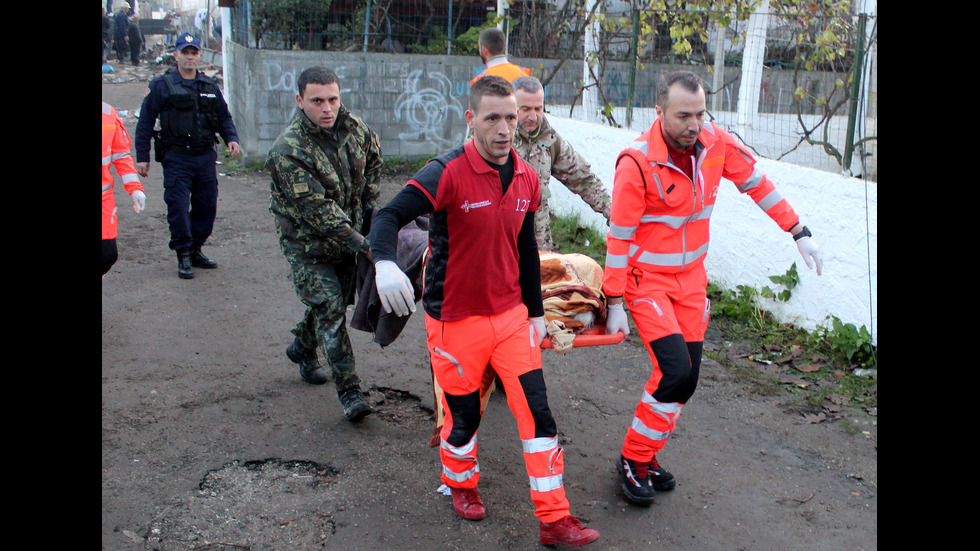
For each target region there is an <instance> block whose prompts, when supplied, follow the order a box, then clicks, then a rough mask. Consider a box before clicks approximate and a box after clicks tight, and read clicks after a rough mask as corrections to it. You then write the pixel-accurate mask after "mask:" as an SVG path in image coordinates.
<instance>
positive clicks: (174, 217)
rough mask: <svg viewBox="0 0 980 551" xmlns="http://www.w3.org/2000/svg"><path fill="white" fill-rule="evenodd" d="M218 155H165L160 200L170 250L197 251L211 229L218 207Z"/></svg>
mask: <svg viewBox="0 0 980 551" xmlns="http://www.w3.org/2000/svg"><path fill="white" fill-rule="evenodd" d="M217 158H218V154H217V153H216V152H215V151H214V150H213V149H212V150H211V151H209V152H207V153H204V154H202V155H187V154H185V153H174V152H169V151H168V152H167V153H166V155H165V156H164V158H163V200H164V202H165V203H167V222H168V223H169V224H170V248H171V249H173V250H175V251H179V250H181V249H187V248H200V246H201V245H203V244H204V242H205V241H207V240H208V237H210V236H211V231H212V230H213V229H214V217H215V214H216V213H217V207H218V170H217V167H216V166H215V161H216V160H217Z"/></svg>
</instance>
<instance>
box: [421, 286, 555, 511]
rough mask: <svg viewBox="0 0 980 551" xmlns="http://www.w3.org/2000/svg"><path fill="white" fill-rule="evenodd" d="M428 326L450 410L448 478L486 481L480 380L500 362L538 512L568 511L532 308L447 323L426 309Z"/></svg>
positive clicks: (459, 483)
mask: <svg viewBox="0 0 980 551" xmlns="http://www.w3.org/2000/svg"><path fill="white" fill-rule="evenodd" d="M425 327H426V331H427V333H428V348H429V354H430V356H431V363H432V370H433V373H434V374H435V378H436V380H437V382H438V383H439V386H440V387H441V388H442V390H443V407H444V409H445V411H446V412H447V414H446V419H445V422H444V423H443V426H442V432H441V434H440V449H439V457H440V460H441V462H442V475H441V480H442V482H443V483H444V484H446V485H447V486H450V487H455V488H476V486H477V483H478V482H479V479H480V465H479V462H478V461H477V449H478V443H477V429H478V428H479V425H480V413H481V411H480V384H481V382H482V380H483V374H484V370H485V369H486V368H487V365H488V364H492V365H493V368H494V370H496V372H497V375H498V376H499V377H500V381H501V383H502V384H503V385H504V389H505V392H506V394H507V405H508V406H509V407H510V410H511V412H512V413H513V414H514V417H515V418H516V419H517V430H518V433H519V435H520V438H521V444H522V446H523V450H524V463H525V467H526V468H527V474H528V478H529V481H530V486H531V500H532V501H533V502H534V505H535V513H534V514H535V515H536V516H537V517H538V518H539V519H540V520H541V521H542V522H554V521H556V520H559V519H561V518H563V517H565V516H566V515H568V514H569V505H568V499H567V498H566V497H565V487H564V482H563V474H564V454H563V452H562V448H561V446H560V445H559V444H558V430H557V427H556V426H555V421H554V419H553V418H552V416H551V410H550V408H549V407H548V395H547V389H546V388H545V384H544V375H543V373H542V371H541V349H540V348H539V347H538V345H537V339H536V338H535V337H534V335H533V333H532V332H533V329H532V328H531V324H530V323H529V322H528V319H527V308H526V307H525V306H524V305H523V304H522V305H518V306H516V307H514V308H511V309H510V310H508V311H506V312H504V313H502V314H497V315H493V316H471V317H468V318H466V319H463V320H459V321H447V322H443V321H439V320H437V319H434V318H432V317H430V316H426V321H425Z"/></svg>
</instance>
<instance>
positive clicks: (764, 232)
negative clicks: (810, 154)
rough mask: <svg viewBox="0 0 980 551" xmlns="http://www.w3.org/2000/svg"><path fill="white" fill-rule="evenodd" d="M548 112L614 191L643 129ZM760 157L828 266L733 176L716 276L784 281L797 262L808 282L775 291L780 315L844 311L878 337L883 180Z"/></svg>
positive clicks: (573, 200) (713, 269)
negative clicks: (784, 298)
mask: <svg viewBox="0 0 980 551" xmlns="http://www.w3.org/2000/svg"><path fill="white" fill-rule="evenodd" d="M548 121H549V122H550V123H551V125H552V126H553V127H554V128H555V130H556V131H558V133H559V134H561V136H562V137H563V138H565V139H566V140H568V141H569V142H570V143H571V144H572V146H573V147H575V150H576V151H578V152H579V153H581V154H582V156H584V157H585V158H586V160H588V161H589V163H591V164H592V168H593V170H594V172H595V173H596V175H598V176H599V178H600V179H601V180H602V182H603V184H605V186H606V189H608V190H609V192H610V193H612V184H613V174H614V170H615V166H614V165H615V162H616V157H617V156H618V154H619V152H620V151H621V150H622V149H623V148H625V147H626V146H627V145H629V143H630V142H631V141H633V140H634V139H636V137H637V136H638V135H639V134H640V132H637V131H632V130H621V129H617V128H610V127H608V126H603V125H601V124H594V123H588V122H581V121H577V120H573V119H569V118H565V117H560V116H556V115H548ZM759 166H760V167H761V168H762V170H763V171H765V172H766V174H767V175H768V176H769V177H770V178H771V179H772V180H773V181H774V182H775V184H776V187H777V189H779V191H780V192H781V193H782V194H783V196H784V197H786V198H787V199H788V200H789V202H790V204H792V205H793V208H794V209H796V212H797V213H799V214H800V217H801V218H802V219H803V222H804V223H805V224H806V225H807V226H809V228H810V229H811V231H813V234H814V240H815V241H816V242H817V243H818V244H819V245H820V247H821V249H822V250H823V253H824V267H823V275H821V276H819V277H818V276H817V274H816V272H815V271H813V270H809V269H807V268H806V264H805V263H804V262H803V259H802V257H801V256H800V254H799V252H798V251H797V249H796V244H795V243H794V241H793V239H792V238H791V237H790V236H789V235H788V234H786V233H784V232H783V231H781V230H780V229H779V227H778V226H776V224H775V222H773V221H772V220H770V219H769V217H768V216H766V215H765V213H763V212H762V211H761V210H760V209H759V208H758V207H757V206H756V205H755V203H754V202H752V200H751V199H749V198H748V197H747V196H743V195H741V194H740V193H738V190H737V189H736V188H735V186H734V185H733V184H729V185H722V186H721V190H720V191H719V197H718V202H717V204H716V206H715V209H714V211H713V213H712V223H711V230H712V233H711V250H710V251H709V252H708V258H707V260H706V262H705V266H706V268H707V270H708V277H709V278H710V279H711V281H712V282H714V283H717V284H718V285H720V286H722V287H724V288H729V289H734V288H735V287H736V286H737V285H751V286H754V287H756V288H761V287H763V286H770V287H773V288H775V287H776V285H775V284H773V283H772V282H771V281H770V280H769V276H773V275H782V274H784V273H785V272H786V271H787V270H788V269H789V268H790V266H791V265H792V264H793V263H794V262H796V265H797V271H798V272H799V273H800V279H801V282H800V285H799V286H797V288H796V289H794V290H793V293H792V294H793V296H792V298H791V299H790V300H789V302H786V303H779V302H775V301H768V300H767V301H766V302H767V303H766V304H764V307H765V308H766V309H767V310H770V311H772V312H773V313H774V314H775V315H776V317H777V319H779V320H780V321H783V322H786V323H793V324H795V325H798V326H800V327H804V328H806V329H809V330H813V329H814V328H816V326H817V325H823V326H828V327H829V326H830V325H829V324H830V321H829V317H830V316H837V317H838V318H840V319H841V320H842V321H844V322H846V323H853V324H855V325H856V326H857V327H861V326H862V325H864V326H867V328H868V330H869V331H871V332H872V336H873V338H874V340H875V342H877V340H878V187H877V184H875V183H868V182H865V181H864V180H857V179H854V178H846V177H843V176H839V175H836V174H833V173H829V172H823V171H819V170H814V169H809V168H804V167H799V166H796V165H791V164H788V163H782V162H778V161H771V160H767V159H759ZM551 193H552V201H553V205H554V208H555V210H556V211H557V212H560V213H577V214H579V215H580V216H581V218H582V220H583V221H585V222H587V223H589V224H590V225H593V226H595V227H596V228H598V229H600V230H601V231H602V232H603V233H605V232H606V231H607V230H608V226H607V225H606V223H605V220H604V219H603V218H602V217H601V216H600V215H598V214H596V213H594V212H592V210H591V209H590V208H589V206H588V205H586V204H585V202H583V201H582V200H581V199H580V198H579V197H578V196H576V195H574V194H572V193H571V192H569V191H568V190H567V189H566V188H565V187H564V186H562V185H561V184H560V183H558V182H557V181H555V180H554V179H552V183H551Z"/></svg>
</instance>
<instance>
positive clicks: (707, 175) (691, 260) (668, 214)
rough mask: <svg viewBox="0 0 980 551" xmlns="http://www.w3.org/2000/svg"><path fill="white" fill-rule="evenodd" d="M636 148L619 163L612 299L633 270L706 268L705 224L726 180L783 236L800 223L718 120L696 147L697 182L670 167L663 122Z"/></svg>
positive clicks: (609, 256) (606, 287)
mask: <svg viewBox="0 0 980 551" xmlns="http://www.w3.org/2000/svg"><path fill="white" fill-rule="evenodd" d="M636 142H637V143H636V147H635V148H627V149H625V150H623V152H622V153H620V155H619V158H618V159H617V161H616V174H615V180H614V182H613V193H612V210H611V214H610V224H609V234H608V238H607V241H606V268H605V276H604V278H603V292H605V293H606V295H607V296H612V297H618V296H622V295H623V292H624V289H625V288H626V278H627V277H628V273H629V272H630V270H631V269H639V270H643V271H648V272H657V273H678V272H682V271H685V270H691V269H703V266H704V264H703V263H704V258H705V255H706V254H707V252H708V241H709V235H708V223H709V222H710V221H711V211H712V209H713V207H714V204H715V200H716V199H717V196H718V185H719V182H720V180H721V178H723V177H724V178H726V179H728V180H731V181H732V182H734V183H735V185H736V186H737V187H738V189H739V191H741V192H742V193H746V194H748V195H749V197H751V198H752V200H753V201H755V202H756V204H757V205H758V206H759V207H760V208H761V209H762V210H763V211H764V212H765V213H766V214H767V215H769V217H770V218H772V219H773V220H774V221H775V222H776V223H777V224H779V227H780V228H782V229H783V230H785V231H789V230H790V228H792V227H793V226H794V225H796V224H797V223H798V222H799V220H800V219H799V216H797V214H796V212H795V211H794V210H793V207H791V206H790V204H789V202H788V201H786V200H785V199H783V197H782V196H781V195H780V194H779V192H778V191H777V190H776V187H775V186H774V185H773V183H772V181H771V180H769V178H767V177H766V175H765V174H763V173H762V172H761V171H760V170H759V169H758V168H757V167H756V166H755V164H756V161H755V158H754V157H752V155H751V154H750V153H749V151H748V149H746V148H745V146H743V145H742V144H741V143H740V142H739V141H738V140H736V139H735V137H733V136H732V135H731V134H729V133H728V132H725V131H724V130H722V129H721V128H720V127H719V126H718V125H716V124H714V123H713V122H708V123H706V124H705V125H704V129H703V130H702V131H701V134H700V135H699V136H698V142H697V143H696V144H695V146H694V147H695V149H694V150H695V152H696V159H695V160H694V163H693V165H694V168H695V173H696V174H697V181H691V178H690V176H688V175H685V174H684V173H683V172H682V171H681V170H679V169H678V168H677V167H676V166H674V165H673V164H672V163H671V162H670V159H669V155H668V152H667V144H665V143H664V139H663V135H662V134H661V130H660V120H659V119H658V120H657V121H655V122H654V123H653V126H652V127H651V128H650V130H648V131H647V132H645V133H643V134H641V135H640V137H639V138H637V140H636Z"/></svg>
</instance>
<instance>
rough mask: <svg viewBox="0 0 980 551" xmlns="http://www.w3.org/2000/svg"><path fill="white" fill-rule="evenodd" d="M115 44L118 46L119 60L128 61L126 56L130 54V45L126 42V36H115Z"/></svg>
mask: <svg viewBox="0 0 980 551" xmlns="http://www.w3.org/2000/svg"><path fill="white" fill-rule="evenodd" d="M113 44H114V45H115V47H116V58H118V59H119V61H126V57H127V56H128V55H129V46H128V45H127V44H126V37H125V36H117V37H115V39H113Z"/></svg>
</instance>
